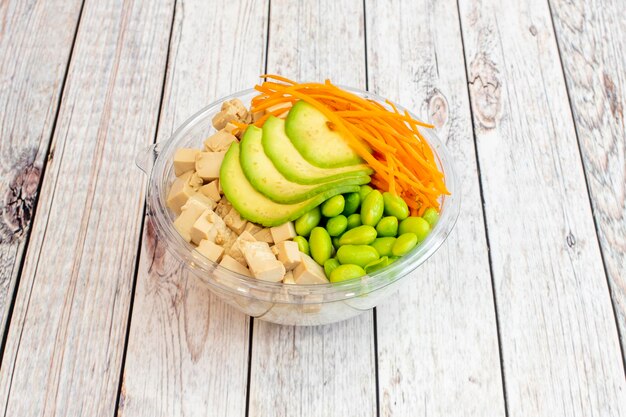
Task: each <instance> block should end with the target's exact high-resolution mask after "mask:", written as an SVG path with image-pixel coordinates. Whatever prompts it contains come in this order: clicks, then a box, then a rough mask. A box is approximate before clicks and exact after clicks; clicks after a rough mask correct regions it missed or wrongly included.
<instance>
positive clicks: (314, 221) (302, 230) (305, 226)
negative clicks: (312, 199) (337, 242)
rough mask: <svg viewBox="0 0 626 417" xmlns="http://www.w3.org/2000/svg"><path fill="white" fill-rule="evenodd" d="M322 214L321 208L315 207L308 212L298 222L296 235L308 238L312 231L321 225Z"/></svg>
mask: <svg viewBox="0 0 626 417" xmlns="http://www.w3.org/2000/svg"><path fill="white" fill-rule="evenodd" d="M321 218H322V213H321V212H320V208H319V207H315V208H314V209H311V210H310V211H307V212H306V213H304V214H303V215H302V216H300V217H299V218H298V220H296V233H297V234H299V235H300V236H304V237H307V236H309V235H310V234H311V230H313V228H314V227H316V226H317V225H318V224H320V220H321Z"/></svg>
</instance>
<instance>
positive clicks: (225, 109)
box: [212, 99, 248, 130]
mask: <svg viewBox="0 0 626 417" xmlns="http://www.w3.org/2000/svg"><path fill="white" fill-rule="evenodd" d="M247 118H248V110H247V109H246V107H245V106H244V105H243V103H242V102H241V100H239V99H233V100H229V101H226V102H224V104H222V110H221V111H220V112H219V113H217V114H216V115H215V116H213V120H212V122H213V127H214V128H215V129H217V130H222V129H224V128H225V127H226V125H227V124H228V123H229V122H232V121H233V120H235V121H240V122H243V123H245V122H246V119H247Z"/></svg>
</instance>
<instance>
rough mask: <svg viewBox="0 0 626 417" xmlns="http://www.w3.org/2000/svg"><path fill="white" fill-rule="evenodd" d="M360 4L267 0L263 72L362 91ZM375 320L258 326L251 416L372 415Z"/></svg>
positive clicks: (360, 318)
mask: <svg viewBox="0 0 626 417" xmlns="http://www.w3.org/2000/svg"><path fill="white" fill-rule="evenodd" d="M363 24H364V23H363V5H362V4H361V3H360V2H355V1H329V0H323V1H316V2H289V1H272V4H271V16H270V33H269V45H268V72H271V73H279V74H282V75H285V76H287V77H290V78H294V79H297V80H318V81H319V80H324V79H325V78H330V79H332V81H334V82H336V83H340V84H344V85H352V86H355V87H361V88H363V87H365V49H364V47H365V42H364V40H365V39H364V32H363ZM374 360H375V353H374V329H373V322H372V313H370V312H367V313H365V314H362V315H361V316H358V317H356V318H354V319H351V320H347V321H345V322H340V323H336V324H333V325H327V326H319V327H288V326H277V325H274V324H269V323H265V322H263V321H259V320H255V322H254V337H253V341H252V363H251V376H250V377H251V380H250V410H249V415H250V416H270V415H272V416H328V415H343V416H374V415H376V381H375V378H376V375H375V364H374Z"/></svg>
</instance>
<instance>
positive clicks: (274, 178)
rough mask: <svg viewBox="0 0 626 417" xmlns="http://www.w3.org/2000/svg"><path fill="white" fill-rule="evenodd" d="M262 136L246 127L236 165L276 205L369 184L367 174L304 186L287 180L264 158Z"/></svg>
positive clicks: (253, 129)
mask: <svg viewBox="0 0 626 417" xmlns="http://www.w3.org/2000/svg"><path fill="white" fill-rule="evenodd" d="M262 136H263V132H262V131H261V129H259V128H258V127H255V126H250V127H248V128H247V129H246V133H245V134H244V135H243V138H242V139H241V143H240V146H239V147H240V155H239V162H240V163H241V168H242V169H243V172H244V174H245V175H246V178H248V181H250V184H252V186H253V187H254V188H255V189H256V190H257V191H259V192H260V193H261V194H264V195H265V196H266V197H268V198H269V199H270V200H272V201H274V202H276V203H283V204H291V203H299V202H301V201H304V200H307V199H309V198H311V197H313V196H315V195H317V194H319V193H322V192H324V191H327V190H330V189H331V188H336V187H339V186H341V185H361V184H367V183H368V182H370V177H368V176H367V175H359V176H355V177H346V178H340V179H338V180H334V181H329V182H325V183H320V184H308V185H304V184H298V183H295V182H292V181H289V180H288V179H287V178H285V177H284V176H283V175H282V174H281V173H280V172H279V171H278V170H277V169H276V167H275V166H274V164H272V161H271V160H270V159H269V158H268V157H267V155H265V151H264V150H263V144H262V142H261V139H262Z"/></svg>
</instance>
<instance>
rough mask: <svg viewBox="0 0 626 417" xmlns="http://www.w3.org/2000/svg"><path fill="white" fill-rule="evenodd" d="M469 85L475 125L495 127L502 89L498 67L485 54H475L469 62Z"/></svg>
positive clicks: (498, 114) (484, 127)
mask: <svg viewBox="0 0 626 417" xmlns="http://www.w3.org/2000/svg"><path fill="white" fill-rule="evenodd" d="M469 85H470V91H471V101H472V108H473V110H474V117H475V119H476V124H477V126H478V127H480V128H483V129H487V130H488V129H493V128H495V127H496V124H497V122H498V119H499V118H500V112H501V108H502V104H501V101H502V89H501V84H500V80H499V79H498V69H497V68H496V65H495V64H494V63H493V61H491V60H490V59H488V58H487V57H486V56H485V54H479V55H477V56H476V57H475V58H474V60H473V61H472V63H471V64H470V82H469Z"/></svg>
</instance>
